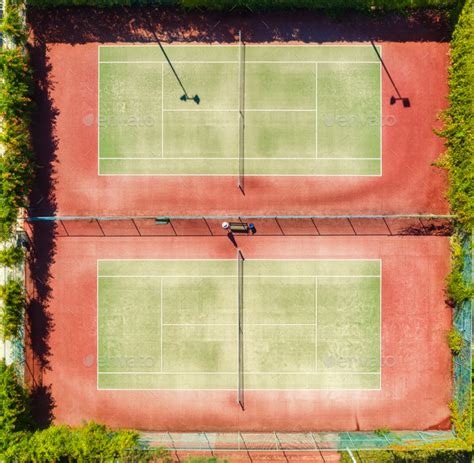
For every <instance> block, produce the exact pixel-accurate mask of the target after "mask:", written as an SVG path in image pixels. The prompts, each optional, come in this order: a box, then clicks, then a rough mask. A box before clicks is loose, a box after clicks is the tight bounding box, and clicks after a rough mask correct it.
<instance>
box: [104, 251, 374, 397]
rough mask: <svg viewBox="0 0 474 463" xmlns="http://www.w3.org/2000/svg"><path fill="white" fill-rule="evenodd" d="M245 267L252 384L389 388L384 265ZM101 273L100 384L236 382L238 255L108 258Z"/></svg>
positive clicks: (245, 360)
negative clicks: (384, 354) (385, 379)
mask: <svg viewBox="0 0 474 463" xmlns="http://www.w3.org/2000/svg"><path fill="white" fill-rule="evenodd" d="M243 268H244V270H243V271H244V274H243V287H242V291H243V309H242V313H241V316H242V320H243V321H242V327H243V340H242V343H243V357H242V364H241V368H242V373H243V375H244V380H245V385H246V386H245V387H246V389H379V388H380V342H381V339H380V336H381V333H380V262H379V261H344V260H342V261H325V260H322V261H315V260H304V261H296V260H295V261H293V260H268V261H266V260H262V261H261V260H246V261H245V263H244V267H243ZM98 272H99V273H98V279H99V282H98V287H99V309H98V310H99V317H98V319H99V387H100V388H104V389H108V388H110V389H115V388H119V389H120V388H123V389H135V388H137V389H143V388H145V389H147V388H150V389H235V388H236V385H237V382H238V375H239V372H240V371H241V370H240V368H239V363H238V352H239V343H238V337H237V335H238V327H239V324H238V314H239V306H238V297H237V294H238V291H239V287H238V273H237V263H236V261H232V260H208V261H186V260H184V261H180V260H174V261H160V260H155V261H120V260H118V261H100V262H99V269H98Z"/></svg>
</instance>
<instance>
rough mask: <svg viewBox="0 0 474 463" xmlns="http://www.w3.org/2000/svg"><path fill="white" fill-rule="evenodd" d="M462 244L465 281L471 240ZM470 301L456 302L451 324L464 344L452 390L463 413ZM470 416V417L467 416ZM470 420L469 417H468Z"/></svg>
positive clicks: (467, 389)
mask: <svg viewBox="0 0 474 463" xmlns="http://www.w3.org/2000/svg"><path fill="white" fill-rule="evenodd" d="M463 246H464V256H465V259H464V278H465V279H466V281H471V280H472V254H471V240H470V239H469V237H466V238H465V240H464V243H463ZM471 305H472V301H471V300H466V301H464V302H463V303H462V304H458V305H457V306H456V307H455V308H454V317H453V325H454V326H455V327H456V328H457V329H458V330H459V332H460V333H461V335H462V337H463V339H464V345H463V348H462V350H461V353H460V354H459V355H457V356H455V357H454V365H453V369H454V391H453V399H454V400H455V401H456V402H457V404H458V407H459V411H460V412H461V413H464V412H465V411H466V410H468V411H469V414H471V413H472V410H470V404H471V393H472V382H471V381H472V380H471V370H472V308H471ZM469 418H470V417H469ZM469 422H471V419H469Z"/></svg>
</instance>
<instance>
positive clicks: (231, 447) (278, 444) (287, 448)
mask: <svg viewBox="0 0 474 463" xmlns="http://www.w3.org/2000/svg"><path fill="white" fill-rule="evenodd" d="M454 438H455V435H454V433H453V432H451V431H423V432H422V431H407V432H379V433H376V432H306V433H305V432H301V433H285V432H269V433H248V432H234V433H217V432H196V433H171V432H167V433H142V435H141V440H142V442H143V443H144V444H146V445H149V446H151V447H165V448H167V449H168V450H170V451H175V452H190V453H192V452H205V453H210V454H214V453H216V454H223V453H224V454H225V453H234V452H244V453H256V454H258V453H260V454H262V453H272V454H273V453H280V454H282V453H288V454H292V453H293V454H295V453H325V452H340V451H348V450H351V451H369V450H383V449H386V448H388V447H390V446H394V445H397V446H398V445H400V446H410V447H411V448H414V447H416V446H419V447H422V446H425V445H426V444H434V443H438V442H444V441H448V440H451V439H454Z"/></svg>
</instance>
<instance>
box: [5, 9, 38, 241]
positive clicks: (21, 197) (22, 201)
mask: <svg viewBox="0 0 474 463" xmlns="http://www.w3.org/2000/svg"><path fill="white" fill-rule="evenodd" d="M22 1H23V0H7V2H6V4H5V12H4V16H3V19H2V24H1V32H2V33H3V36H4V39H5V41H6V42H8V43H10V44H11V45H12V46H11V47H10V48H3V49H2V51H1V55H0V76H1V78H2V80H3V82H2V88H1V92H0V117H1V118H2V133H1V138H0V141H1V143H2V145H3V149H4V154H3V156H1V157H0V175H1V180H2V182H1V188H0V238H2V239H7V238H8V237H10V236H11V233H12V229H13V227H14V224H15V222H16V220H17V217H18V210H19V208H21V207H27V206H28V196H29V193H30V191H31V188H32V185H33V179H34V172H35V168H34V162H33V151H32V148H31V137H30V131H29V129H30V123H31V110H32V72H31V69H30V66H29V59H28V55H27V53H26V51H25V42H26V39H27V36H28V32H27V29H26V28H25V26H24V25H23V22H22V20H21V8H22Z"/></svg>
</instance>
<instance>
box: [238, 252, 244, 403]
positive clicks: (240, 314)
mask: <svg viewBox="0 0 474 463" xmlns="http://www.w3.org/2000/svg"><path fill="white" fill-rule="evenodd" d="M237 278H238V296H237V300H238V317H237V318H238V332H237V340H238V341H237V342H238V349H237V350H238V353H237V355H238V388H237V402H238V403H239V405H240V406H241V408H242V410H244V408H245V406H244V343H243V341H244V339H243V337H244V330H243V322H244V320H243V318H244V256H243V255H242V253H241V252H240V251H237Z"/></svg>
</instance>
